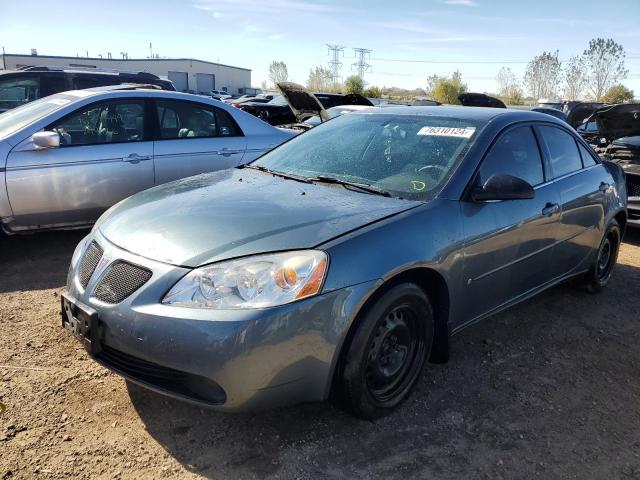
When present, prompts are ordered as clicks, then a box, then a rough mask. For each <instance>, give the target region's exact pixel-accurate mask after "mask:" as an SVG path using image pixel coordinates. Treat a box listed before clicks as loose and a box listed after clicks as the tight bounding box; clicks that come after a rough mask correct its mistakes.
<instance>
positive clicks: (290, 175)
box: [237, 165, 313, 183]
mask: <svg viewBox="0 0 640 480" xmlns="http://www.w3.org/2000/svg"><path fill="white" fill-rule="evenodd" d="M237 168H253V169H254V170H259V171H261V172H265V173H270V174H271V175H275V176H276V177H282V178H288V179H290V180H295V181H296V182H302V183H313V182H312V181H311V180H310V179H309V178H307V177H302V176H300V175H294V174H293V173H284V172H278V171H277V170H271V169H269V168H267V167H263V166H262V165H239V166H238V167H237Z"/></svg>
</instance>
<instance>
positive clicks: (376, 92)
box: [363, 87, 382, 98]
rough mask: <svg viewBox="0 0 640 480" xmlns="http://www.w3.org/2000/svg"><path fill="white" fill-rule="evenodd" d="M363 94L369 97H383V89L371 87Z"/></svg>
mask: <svg viewBox="0 0 640 480" xmlns="http://www.w3.org/2000/svg"><path fill="white" fill-rule="evenodd" d="M363 95H364V96H365V97H369V98H382V91H381V90H380V89H379V88H378V87H369V88H367V89H366V90H365V91H364V94H363Z"/></svg>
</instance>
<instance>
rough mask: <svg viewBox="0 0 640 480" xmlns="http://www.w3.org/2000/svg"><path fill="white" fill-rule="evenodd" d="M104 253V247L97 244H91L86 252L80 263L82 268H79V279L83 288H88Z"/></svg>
mask: <svg viewBox="0 0 640 480" xmlns="http://www.w3.org/2000/svg"><path fill="white" fill-rule="evenodd" d="M103 252H104V251H103V250H102V247H100V245H98V244H97V243H96V242H91V245H89V248H87V251H86V252H84V256H83V257H82V260H81V261H80V267H79V268H78V279H79V280H80V285H82V288H87V285H88V284H89V280H90V279H91V275H93V272H94V271H95V269H96V267H97V266H98V262H99V261H100V259H101V258H102V254H103Z"/></svg>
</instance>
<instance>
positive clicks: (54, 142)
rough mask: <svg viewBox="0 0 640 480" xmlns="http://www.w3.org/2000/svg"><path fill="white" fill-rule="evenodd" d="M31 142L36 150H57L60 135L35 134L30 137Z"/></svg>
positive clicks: (49, 133) (51, 133)
mask: <svg viewBox="0 0 640 480" xmlns="http://www.w3.org/2000/svg"><path fill="white" fill-rule="evenodd" d="M31 141H32V142H33V144H34V145H35V146H36V147H38V148H58V147H59V146H60V135H59V134H57V133H56V132H36V133H34V134H33V135H31Z"/></svg>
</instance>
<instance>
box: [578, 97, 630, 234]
mask: <svg viewBox="0 0 640 480" xmlns="http://www.w3.org/2000/svg"><path fill="white" fill-rule="evenodd" d="M575 111H577V113H576V114H574V112H575ZM572 114H574V117H573V118H571V120H572V123H573V124H575V123H576V122H577V121H578V120H579V119H580V118H582V119H583V122H584V123H583V124H582V125H581V126H580V127H578V132H579V133H580V134H581V135H582V137H583V138H584V139H585V140H587V141H588V142H589V143H591V145H592V146H593V148H594V149H595V150H596V152H597V153H598V154H599V155H600V156H602V157H603V158H605V159H607V160H611V161H612V162H615V163H617V164H619V165H620V166H621V167H622V168H623V170H624V172H625V175H626V180H627V194H628V210H629V223H630V224H631V223H632V224H637V225H640V104H637V103H627V104H616V105H604V106H598V104H595V105H594V104H589V103H586V104H582V105H578V106H576V107H575V108H574V110H573V111H572V112H571V113H570V114H569V117H572ZM590 125H591V126H593V125H595V128H591V129H587V128H585V126H590Z"/></svg>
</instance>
